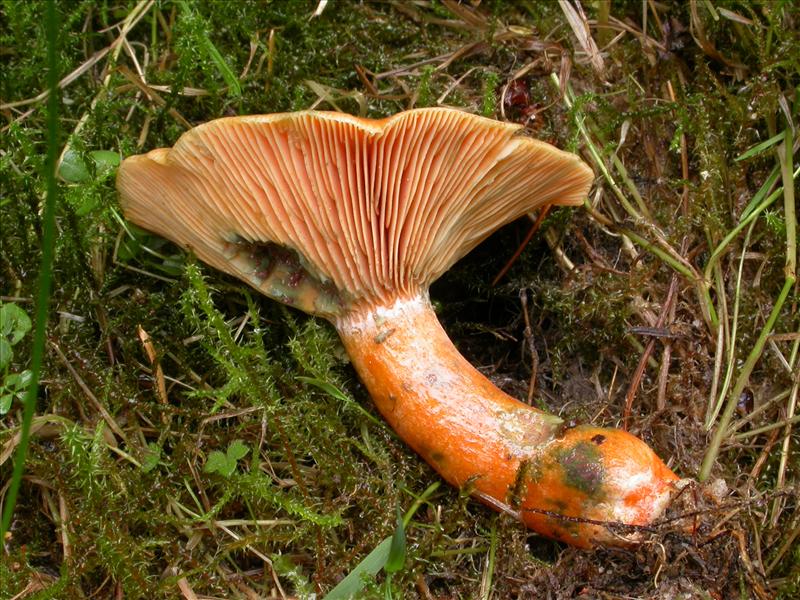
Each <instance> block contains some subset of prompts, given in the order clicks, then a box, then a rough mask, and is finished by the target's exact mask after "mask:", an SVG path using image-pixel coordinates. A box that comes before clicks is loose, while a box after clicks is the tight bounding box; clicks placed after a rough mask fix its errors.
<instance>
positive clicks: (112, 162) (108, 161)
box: [89, 150, 121, 175]
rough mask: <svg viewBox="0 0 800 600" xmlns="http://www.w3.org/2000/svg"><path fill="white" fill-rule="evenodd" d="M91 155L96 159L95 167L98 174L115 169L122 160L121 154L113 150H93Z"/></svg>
mask: <svg viewBox="0 0 800 600" xmlns="http://www.w3.org/2000/svg"><path fill="white" fill-rule="evenodd" d="M89 156H90V157H91V158H92V160H93V161H94V167H95V170H96V171H97V174H98V175H104V174H105V173H108V172H109V171H113V170H114V169H116V168H117V167H118V166H119V163H120V162H121V158H120V156H119V154H118V153H117V152H114V151H113V150H92V151H91V152H89Z"/></svg>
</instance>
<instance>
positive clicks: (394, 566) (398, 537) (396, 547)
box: [383, 506, 406, 573]
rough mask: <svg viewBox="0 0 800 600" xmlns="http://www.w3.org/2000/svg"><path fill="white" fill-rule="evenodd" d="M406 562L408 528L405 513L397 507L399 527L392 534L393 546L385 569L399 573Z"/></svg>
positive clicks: (388, 571)
mask: <svg viewBox="0 0 800 600" xmlns="http://www.w3.org/2000/svg"><path fill="white" fill-rule="evenodd" d="M405 564H406V528H405V525H404V524H403V515H402V513H401V512H400V507H399V506H398V507H397V529H395V532H394V535H393V536H392V546H391V548H389V557H388V558H387V559H386V565H385V566H384V567H383V570H384V571H386V572H387V573H397V572H398V571H400V570H402V569H403V567H404V566H405Z"/></svg>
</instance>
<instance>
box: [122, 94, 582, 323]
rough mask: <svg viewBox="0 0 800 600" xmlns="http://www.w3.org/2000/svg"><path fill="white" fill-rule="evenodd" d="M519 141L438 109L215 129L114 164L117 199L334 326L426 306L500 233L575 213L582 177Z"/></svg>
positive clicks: (224, 123)
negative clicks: (378, 312)
mask: <svg viewBox="0 0 800 600" xmlns="http://www.w3.org/2000/svg"><path fill="white" fill-rule="evenodd" d="M520 132H521V127H520V126H518V125H514V124H509V123H501V122H498V121H493V120H490V119H486V118H482V117H478V116H475V115H471V114H468V113H465V112H462V111H459V110H455V109H448V108H429V109H418V110H411V111H407V112H403V113H399V114H397V115H394V116H392V117H389V118H387V119H383V120H371V119H361V118H357V117H353V116H350V115H346V114H342V113H332V112H312V111H306V112H296V113H281V114H272V115H258V116H244V117H232V118H224V119H218V120H215V121H211V122H208V123H205V124H204V125H200V126H198V127H195V128H194V129H192V130H190V131H188V132H186V133H185V134H183V135H182V136H181V138H180V139H179V140H178V142H177V143H176V144H175V146H174V147H173V148H171V149H167V148H160V149H157V150H153V151H152V152H149V153H148V154H144V155H138V156H132V157H130V158H128V159H126V160H125V161H124V162H123V163H122V165H121V167H120V169H119V174H118V176H117V188H118V190H119V192H120V198H121V204H122V207H123V210H124V212H125V215H126V216H127V218H128V219H130V220H131V221H133V222H134V223H136V224H137V225H140V226H142V227H144V228H145V229H149V230H151V231H153V232H155V233H157V234H159V235H162V236H164V237H166V238H168V239H170V240H172V241H174V242H176V243H178V244H179V245H181V246H183V247H184V248H187V249H190V250H191V251H193V252H194V253H196V255H197V256H198V257H199V258H200V259H201V260H203V261H205V262H207V263H209V264H211V265H212V266H214V267H216V268H218V269H220V270H222V271H225V272H227V273H231V274H233V275H235V276H237V277H239V278H241V279H243V280H244V281H246V282H247V283H249V284H251V285H253V286H254V287H256V288H257V289H259V290H260V291H262V292H264V293H266V294H267V295H269V296H272V297H275V298H277V299H278V300H282V301H284V302H287V303H290V304H295V305H297V306H298V307H299V308H301V309H303V310H306V311H308V312H311V313H315V314H320V315H322V316H325V317H328V318H336V317H338V316H340V315H341V314H343V313H344V312H347V311H348V310H349V309H351V308H352V307H354V306H357V305H364V304H387V303H390V302H392V301H393V300H395V299H397V298H398V297H399V296H405V297H410V296H413V295H417V294H419V293H424V292H425V290H426V289H427V287H428V286H429V285H430V284H431V283H432V282H433V281H434V280H435V279H436V278H438V277H439V276H440V275H441V274H442V273H444V272H445V271H446V270H447V269H448V268H449V267H450V266H451V265H452V264H453V263H454V262H456V261H457V260H458V259H459V258H461V257H462V256H464V255H465V254H466V253H467V252H469V251H470V250H471V249H472V248H474V247H475V246H476V245H477V244H478V243H480V242H481V241H482V240H483V239H485V238H486V237H487V236H488V235H489V234H491V233H492V232H493V231H495V230H496V229H497V228H499V227H501V226H502V225H504V224H506V223H508V222H510V221H512V220H514V219H516V218H518V217H519V216H521V215H523V214H525V213H526V212H529V211H531V210H534V209H536V208H538V207H541V206H544V205H548V204H580V203H581V202H582V200H583V198H584V197H585V196H586V194H587V192H588V189H589V186H590V185H591V182H592V179H593V175H592V172H591V170H590V169H589V168H588V167H587V166H586V165H585V164H584V163H583V162H582V161H581V160H580V159H579V158H578V157H577V156H575V155H573V154H570V153H567V152H563V151H561V150H558V149H557V148H555V147H553V146H551V145H549V144H547V143H544V142H541V141H538V140H534V139H531V138H528V137H525V136H523V135H519V133H520Z"/></svg>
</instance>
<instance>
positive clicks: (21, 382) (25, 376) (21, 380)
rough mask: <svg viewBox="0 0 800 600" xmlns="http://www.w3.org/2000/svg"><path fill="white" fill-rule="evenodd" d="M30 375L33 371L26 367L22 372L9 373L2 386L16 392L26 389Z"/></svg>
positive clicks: (31, 375)
mask: <svg viewBox="0 0 800 600" xmlns="http://www.w3.org/2000/svg"><path fill="white" fill-rule="evenodd" d="M32 377H33V373H31V372H30V370H28V369H25V370H24V371H23V372H22V373H10V374H9V375H8V376H6V379H5V381H4V382H3V383H4V387H5V388H6V389H9V390H14V391H17V392H18V391H20V390H22V391H24V390H26V389H27V387H28V384H29V383H30V382H31V378H32Z"/></svg>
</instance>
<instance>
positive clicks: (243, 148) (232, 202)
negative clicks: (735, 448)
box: [117, 108, 677, 547]
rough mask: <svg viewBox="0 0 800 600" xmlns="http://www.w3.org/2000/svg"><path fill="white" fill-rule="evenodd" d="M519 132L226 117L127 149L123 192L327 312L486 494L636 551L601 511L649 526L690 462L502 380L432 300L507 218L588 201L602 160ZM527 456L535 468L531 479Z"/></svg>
mask: <svg viewBox="0 0 800 600" xmlns="http://www.w3.org/2000/svg"><path fill="white" fill-rule="evenodd" d="M519 129H520V127H519V126H517V125H513V124H509V123H501V122H497V121H492V120H489V119H485V118H481V117H477V116H474V115H470V114H467V113H464V112H461V111H457V110H453V109H440V108H435V109H418V110H412V111H408V112H404V113H400V114H397V115H395V116H394V117H390V118H387V119H383V120H369V119H359V118H356V117H351V116H349V115H346V114H342V113H325V112H300V113H284V114H274V115H262V116H250V117H234V118H227V119H220V120H217V121H212V122H210V123H206V124H205V125H201V126H199V127H196V128H195V129H193V130H191V131H189V132H187V133H186V134H184V135H183V136H182V137H181V139H180V140H179V141H178V143H177V144H176V145H175V147H174V148H172V149H167V148H162V149H158V150H153V151H152V152H150V153H148V154H146V155H141V156H134V157H131V158H128V159H127V160H125V161H124V162H123V164H122V166H121V167H120V170H119V175H118V179H117V187H118V189H119V191H120V195H121V202H122V206H123V209H124V211H125V214H126V216H127V217H128V219H130V220H131V221H133V222H134V223H136V224H138V225H140V226H142V227H144V228H146V229H149V230H151V231H154V232H156V233H158V234H160V235H162V236H165V237H167V238H169V239H171V240H173V241H175V242H177V243H178V244H180V245H181V246H183V247H185V248H188V249H191V251H192V252H194V253H195V254H196V255H197V256H198V257H199V258H200V259H201V260H203V261H205V262H207V263H209V264H211V265H212V266H214V267H216V268H218V269H220V270H223V271H225V272H227V273H231V274H233V275H235V276H236V277H239V278H240V279H242V280H244V281H246V282H247V283H248V284H250V285H251V286H253V287H254V288H256V289H257V290H259V291H260V292H262V293H264V294H265V295H267V296H270V297H272V298H274V299H276V300H279V301H281V302H284V303H287V304H291V305H292V306H295V307H297V308H300V309H302V310H304V311H306V312H309V313H311V314H314V315H318V316H321V317H324V318H326V319H328V320H329V321H330V322H331V323H332V324H333V325H334V327H335V328H336V330H337V332H338V333H339V336H340V337H341V340H342V342H343V344H344V347H345V349H346V350H347V353H348V354H349V356H350V359H351V361H352V363H353V366H354V367H355V370H356V371H357V372H358V374H359V376H360V378H361V380H362V381H363V383H364V384H365V386H366V387H367V389H368V390H369V391H370V394H371V396H372V398H373V400H374V402H375V404H376V406H377V407H378V409H379V411H380V412H381V413H382V415H383V416H384V418H385V419H386V420H387V421H388V422H389V423H390V424H391V426H392V427H393V428H394V429H395V431H397V433H398V434H399V435H400V437H401V438H402V439H403V440H405V442H406V443H407V444H408V445H409V446H411V447H412V448H413V449H414V450H415V451H416V452H417V453H419V454H420V455H421V456H422V457H423V458H425V459H426V460H427V461H428V462H429V463H430V464H431V466H432V467H433V468H435V469H436V470H437V471H438V472H439V473H440V474H441V476H442V477H443V478H444V479H445V480H447V481H448V482H450V483H451V484H453V485H455V486H458V487H464V486H467V485H470V486H472V487H471V489H472V491H473V492H474V493H475V495H476V496H477V497H479V498H482V499H484V501H489V503H494V502H499V503H503V502H505V501H506V499H507V497H508V496H509V494H510V493H512V492H514V491H517V492H519V494H518V495H519V502H518V504H519V515H520V518H521V520H522V521H523V522H524V523H525V524H526V525H528V526H529V527H531V528H533V529H535V530H537V531H539V532H541V533H543V534H544V535H548V536H551V537H554V538H556V539H560V540H563V541H566V542H568V543H571V544H574V545H577V546H584V547H589V546H593V545H595V544H617V545H619V544H628V543H631V542H633V541H635V538H634V537H632V536H620V535H616V534H612V533H611V532H609V531H608V530H607V529H606V528H605V527H604V526H603V525H602V523H603V522H614V523H626V524H632V525H645V524H649V523H650V522H652V521H653V520H654V519H655V518H658V517H659V516H660V515H661V513H662V512H663V511H664V509H665V507H666V505H667V503H668V502H669V500H670V498H671V496H672V494H673V491H674V483H675V482H676V480H677V477H676V475H675V474H674V473H672V471H670V470H669V469H668V468H667V467H666V466H665V465H664V463H663V462H662V461H661V460H660V459H659V458H658V457H657V456H656V455H655V454H654V453H653V451H652V450H650V448H649V447H648V446H647V445H646V444H644V443H643V442H642V441H641V440H639V439H638V438H636V437H634V436H632V435H630V434H627V433H625V432H622V431H617V430H606V429H598V428H594V427H573V428H569V429H566V430H564V428H563V424H562V422H561V420H560V419H558V418H557V417H554V416H552V415H547V414H546V413H543V412H541V411H539V410H536V409H533V408H531V407H530V406H528V405H526V404H523V403H521V402H519V401H517V400H515V399H513V398H511V397H510V396H508V395H506V394H505V393H503V392H502V391H500V390H499V389H497V388H496V387H495V386H494V385H492V384H491V383H490V382H489V381H488V379H486V377H484V376H483V375H482V374H481V373H479V372H478V371H477V370H476V369H475V368H473V367H472V366H471V365H470V364H469V363H468V362H467V361H466V359H464V357H463V356H461V354H460V353H459V352H458V351H457V350H456V348H455V346H454V345H453V344H452V342H451V341H450V340H449V338H448V336H447V334H446V333H445V332H444V330H443V329H442V327H441V325H440V324H439V322H438V320H437V318H436V315H435V313H434V311H433V309H432V307H431V304H430V301H429V300H428V287H429V286H430V284H431V283H432V282H433V281H434V280H436V279H437V278H438V277H439V276H440V275H441V274H442V273H444V272H445V271H446V270H447V269H448V268H449V267H450V266H451V265H452V264H453V263H454V262H455V261H456V260H458V259H459V258H461V257H462V256H464V255H465V254H466V253H467V252H469V251H470V250H471V249H472V248H474V247H475V246H476V245H477V244H478V243H479V242H481V241H482V240H483V239H485V238H486V237H487V236H489V235H490V234H491V233H492V232H493V231H495V230H496V229H497V228H498V227H500V226H502V225H504V224H506V223H509V222H510V221H512V220H514V219H515V218H517V217H519V216H521V215H523V214H525V213H528V212H530V211H532V210H536V209H538V208H541V207H544V206H549V205H576V204H580V203H581V202H582V201H583V199H584V198H585V196H586V194H587V192H588V190H589V187H590V185H591V183H592V180H593V174H592V171H591V170H590V169H589V168H588V167H587V166H586V165H585V164H583V163H582V162H581V161H580V160H579V159H578V158H577V157H576V156H574V155H572V154H569V153H566V152H562V151H560V150H558V149H556V148H554V147H553V146H551V145H549V144H546V143H543V142H540V141H537V140H534V139H531V138H528V137H524V136H520V135H518V133H519ZM597 440H601V442H600V443H598V441H597ZM526 461H533V462H535V467H534V470H535V472H536V477H535V480H534V479H533V478H531V479H530V480H528V481H527V482H526V485H524V486H523V487H524V488H525V489H522V490H520V489H518V486H516V484H517V483H518V481H517V474H518V471H519V469H520V466H521V465H522V464H523V463H524V462H526ZM576 492H577V493H576ZM554 502H556V503H561V504H558V506H559V507H561V510H560V512H559V513H558V514H556V515H555V516H554V515H553V514H552V513H553V511H552V508H553V506H554ZM544 511H548V512H549V513H550V514H549V515H545V514H544ZM558 517H563V518H564V521H565V523H568V525H567V524H563V523H562V524H560V523H559V522H558Z"/></svg>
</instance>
